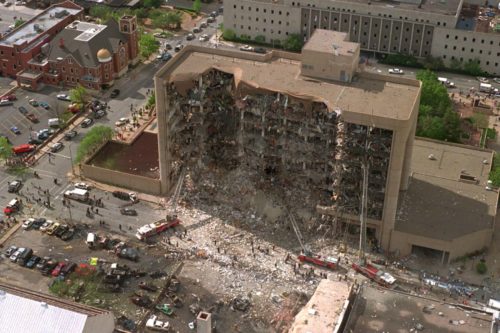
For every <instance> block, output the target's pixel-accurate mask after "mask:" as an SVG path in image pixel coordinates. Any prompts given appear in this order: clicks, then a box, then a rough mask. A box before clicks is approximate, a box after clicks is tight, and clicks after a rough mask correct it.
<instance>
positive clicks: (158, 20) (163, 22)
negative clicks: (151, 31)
mask: <svg viewBox="0 0 500 333" xmlns="http://www.w3.org/2000/svg"><path fill="white" fill-rule="evenodd" d="M151 21H152V23H153V26H154V27H155V28H158V29H161V30H163V31H165V29H168V28H170V26H171V24H172V18H171V17H170V15H167V13H163V14H161V15H155V16H154V17H152V18H151Z"/></svg>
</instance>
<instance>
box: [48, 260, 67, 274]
mask: <svg viewBox="0 0 500 333" xmlns="http://www.w3.org/2000/svg"><path fill="white" fill-rule="evenodd" d="M64 266H66V263H65V262H62V261H61V262H60V263H58V264H57V266H56V268H54V269H53V270H52V273H50V275H52V276H53V277H58V276H59V274H61V270H62V269H63V268H64Z"/></svg>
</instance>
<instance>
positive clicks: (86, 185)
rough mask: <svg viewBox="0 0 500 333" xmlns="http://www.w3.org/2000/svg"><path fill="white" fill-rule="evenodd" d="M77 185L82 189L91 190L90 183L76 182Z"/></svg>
mask: <svg viewBox="0 0 500 333" xmlns="http://www.w3.org/2000/svg"><path fill="white" fill-rule="evenodd" d="M75 187H76V188H80V189H82V190H87V191H88V190H90V185H88V184H86V183H75Z"/></svg>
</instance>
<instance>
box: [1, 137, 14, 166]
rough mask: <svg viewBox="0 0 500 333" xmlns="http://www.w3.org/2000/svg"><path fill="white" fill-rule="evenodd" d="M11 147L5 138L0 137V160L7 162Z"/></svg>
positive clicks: (10, 154)
mask: <svg viewBox="0 0 500 333" xmlns="http://www.w3.org/2000/svg"><path fill="white" fill-rule="evenodd" d="M12 154H13V152H12V145H11V144H10V143H9V141H8V140H7V138H6V137H3V136H2V137H0V159H1V160H4V161H5V160H7V159H9V158H11V157H12Z"/></svg>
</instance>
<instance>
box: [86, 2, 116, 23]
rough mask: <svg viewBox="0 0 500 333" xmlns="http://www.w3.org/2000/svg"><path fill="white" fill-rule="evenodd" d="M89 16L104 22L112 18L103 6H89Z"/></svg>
mask: <svg viewBox="0 0 500 333" xmlns="http://www.w3.org/2000/svg"><path fill="white" fill-rule="evenodd" d="M89 14H90V16H93V17H97V18H100V19H101V20H103V21H106V20H108V19H109V18H111V17H112V10H111V8H109V7H108V6H103V5H97V6H91V7H90V11H89Z"/></svg>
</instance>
